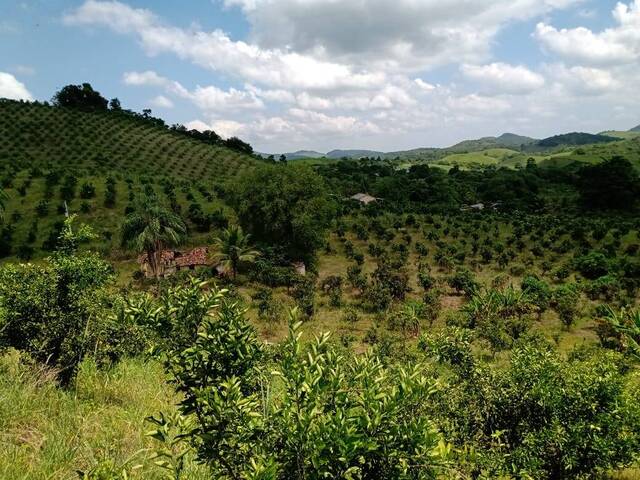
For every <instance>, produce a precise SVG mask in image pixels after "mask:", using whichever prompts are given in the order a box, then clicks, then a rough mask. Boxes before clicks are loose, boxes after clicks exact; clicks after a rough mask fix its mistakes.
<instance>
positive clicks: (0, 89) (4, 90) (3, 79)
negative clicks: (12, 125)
mask: <svg viewBox="0 0 640 480" xmlns="http://www.w3.org/2000/svg"><path fill="white" fill-rule="evenodd" d="M0 98H9V99H11V100H30V101H32V100H33V95H31V93H30V92H29V90H27V87H26V86H25V85H24V83H22V82H20V81H19V80H18V79H17V78H16V77H14V76H13V75H11V74H10V73H6V72H0Z"/></svg>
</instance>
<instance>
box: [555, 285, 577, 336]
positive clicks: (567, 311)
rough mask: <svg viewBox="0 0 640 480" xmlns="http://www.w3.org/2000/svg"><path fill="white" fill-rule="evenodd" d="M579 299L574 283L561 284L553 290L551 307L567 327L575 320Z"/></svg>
mask: <svg viewBox="0 0 640 480" xmlns="http://www.w3.org/2000/svg"><path fill="white" fill-rule="evenodd" d="M579 300H580V292H579V290H578V287H577V285H575V284H565V285H561V286H560V287H558V288H556V289H555V290H554V292H553V300H552V302H553V303H552V305H553V308H554V310H555V311H556V312H558V316H559V317H560V321H561V322H562V324H563V325H564V326H565V327H566V328H567V329H568V328H571V326H572V325H573V324H574V322H575V319H576V315H577V314H578V301H579Z"/></svg>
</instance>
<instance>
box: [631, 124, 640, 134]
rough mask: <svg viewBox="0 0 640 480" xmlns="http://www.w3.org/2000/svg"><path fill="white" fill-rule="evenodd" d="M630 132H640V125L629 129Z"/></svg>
mask: <svg viewBox="0 0 640 480" xmlns="http://www.w3.org/2000/svg"><path fill="white" fill-rule="evenodd" d="M629 131H630V132H640V125H638V126H637V127H633V128H631V129H629Z"/></svg>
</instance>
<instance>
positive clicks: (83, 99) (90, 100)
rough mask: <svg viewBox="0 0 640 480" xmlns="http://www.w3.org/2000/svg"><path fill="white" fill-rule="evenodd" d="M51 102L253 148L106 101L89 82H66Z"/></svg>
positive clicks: (239, 148)
mask: <svg viewBox="0 0 640 480" xmlns="http://www.w3.org/2000/svg"><path fill="white" fill-rule="evenodd" d="M51 101H52V103H53V105H54V106H56V107H64V108H74V109H77V110H82V111H86V112H97V111H103V112H106V111H111V112H114V113H119V114H123V115H130V116H132V117H136V118H140V119H142V120H144V121H147V122H150V123H152V124H154V125H156V126H158V127H162V128H167V129H169V130H172V131H174V132H177V133H180V134H182V135H186V136H188V137H191V138H194V139H196V140H199V141H201V142H204V143H208V144H210V145H218V146H223V147H227V148H230V149H232V150H236V151H239V152H243V153H246V154H248V155H252V154H253V147H252V146H251V145H249V144H248V143H247V142H244V141H243V140H241V139H239V138H238V137H230V138H228V139H224V138H222V137H221V136H220V135H218V134H217V133H216V132H214V131H213V130H205V131H203V132H201V131H199V130H195V129H192V130H189V129H187V127H185V126H184V125H181V124H174V125H171V126H168V125H167V124H166V123H165V121H164V120H162V119H161V118H157V117H154V116H152V115H151V110H150V109H144V110H142V113H138V112H134V111H133V110H127V109H124V108H122V105H121V103H120V100H118V99H117V98H112V99H111V100H107V99H106V98H104V97H103V96H102V95H101V94H100V92H98V91H96V90H94V89H93V87H92V86H91V84H89V83H83V84H82V85H67V86H65V87H63V88H62V89H60V91H58V92H56V94H55V95H54V96H53V98H52V99H51Z"/></svg>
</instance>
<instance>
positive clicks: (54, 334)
mask: <svg viewBox="0 0 640 480" xmlns="http://www.w3.org/2000/svg"><path fill="white" fill-rule="evenodd" d="M111 275H112V270H111V267H110V266H109V265H108V264H107V263H106V262H104V261H102V260H100V259H99V258H98V257H97V256H95V255H93V254H88V255H83V256H75V255H71V256H67V255H60V254H58V255H55V256H54V257H52V258H51V259H50V260H49V262H47V263H46V264H44V265H32V264H26V265H24V264H23V265H7V266H5V267H3V269H2V270H0V302H1V304H2V319H1V320H0V323H1V324H2V328H0V343H1V344H2V345H4V346H11V347H14V348H17V349H19V350H23V351H25V352H27V353H29V354H30V355H32V356H33V357H34V358H35V359H36V360H38V361H40V362H43V363H46V364H48V365H51V366H54V367H55V368H56V369H57V370H58V371H59V374H58V377H59V379H60V381H61V383H62V384H64V385H66V384H68V383H69V382H70V381H71V380H72V379H73V377H74V375H75V372H76V368H77V366H78V364H79V363H80V361H81V360H82V359H83V358H84V356H85V355H86V354H87V353H89V352H93V351H94V350H95V348H94V347H95V346H97V345H98V344H99V343H101V339H100V338H99V337H100V335H99V334H100V328H101V327H100V326H99V325H97V324H96V319H100V318H104V317H106V311H105V305H106V304H107V303H108V296H107V293H106V292H105V290H104V287H105V286H106V285H107V283H108V282H109V281H110V279H111Z"/></svg>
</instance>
